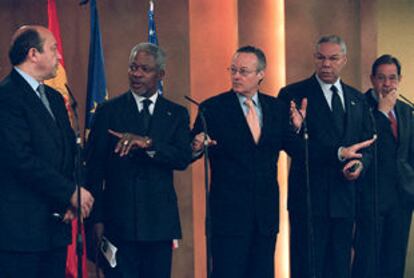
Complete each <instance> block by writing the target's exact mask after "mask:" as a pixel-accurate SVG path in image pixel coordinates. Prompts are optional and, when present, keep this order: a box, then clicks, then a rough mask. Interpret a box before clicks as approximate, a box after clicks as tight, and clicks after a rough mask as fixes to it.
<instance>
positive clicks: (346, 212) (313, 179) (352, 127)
mask: <svg viewBox="0 0 414 278" xmlns="http://www.w3.org/2000/svg"><path fill="white" fill-rule="evenodd" d="M342 88H343V91H344V97H345V111H346V123H345V134H344V136H343V137H342V138H338V136H337V134H336V133H335V127H334V126H333V118H332V112H331V110H330V108H329V106H328V103H327V101H326V99H325V97H324V95H323V91H322V89H321V87H320V85H319V83H318V81H317V79H316V77H315V76H312V77H310V78H309V79H306V80H303V81H301V82H298V83H294V84H291V85H289V86H287V87H285V88H282V89H281V91H280V93H279V98H281V99H283V100H285V101H286V102H287V103H289V102H290V100H295V101H296V103H299V104H300V102H301V100H302V99H303V98H305V97H306V98H307V99H308V109H307V113H306V121H307V126H308V132H309V170H310V188H311V199H312V211H313V214H314V215H319V216H330V217H353V216H354V213H355V184H354V183H353V182H349V181H347V180H346V179H345V178H344V177H343V174H342V168H343V166H344V163H342V162H340V161H339V159H338V149H339V147H341V146H344V147H347V146H350V145H353V144H355V143H358V142H361V141H363V140H366V139H369V138H371V136H372V130H371V125H370V119H369V110H368V107H367V105H366V103H365V100H364V98H363V95H362V94H361V93H360V92H359V91H357V90H355V89H354V88H352V87H350V86H348V85H346V84H344V83H342ZM362 153H363V155H364V156H363V158H362V162H363V164H364V167H365V168H366V167H368V166H369V162H370V157H371V155H370V152H369V151H368V150H367V149H365V150H363V151H362ZM304 165H305V164H304V161H303V160H302V159H295V158H293V160H292V165H291V169H290V173H289V193H288V209H289V211H290V213H300V214H304V213H306V205H304V204H306V183H305V167H304Z"/></svg>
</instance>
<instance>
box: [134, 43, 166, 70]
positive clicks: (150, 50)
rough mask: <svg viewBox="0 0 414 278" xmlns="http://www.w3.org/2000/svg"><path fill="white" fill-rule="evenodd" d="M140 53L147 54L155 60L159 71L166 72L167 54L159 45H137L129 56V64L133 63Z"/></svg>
mask: <svg viewBox="0 0 414 278" xmlns="http://www.w3.org/2000/svg"><path fill="white" fill-rule="evenodd" d="M139 52H145V53H147V54H149V55H151V56H153V57H154V59H155V64H156V67H157V69H158V70H165V52H164V50H162V49H161V48H159V47H158V46H157V45H155V44H153V43H149V42H141V43H139V44H137V45H135V46H134V47H133V48H132V50H131V54H129V63H131V62H133V61H134V59H135V57H136V56H137V54H138V53H139Z"/></svg>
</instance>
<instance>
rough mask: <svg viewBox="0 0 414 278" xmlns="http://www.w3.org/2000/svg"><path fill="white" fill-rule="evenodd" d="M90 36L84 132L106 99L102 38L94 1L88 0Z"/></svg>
mask: <svg viewBox="0 0 414 278" xmlns="http://www.w3.org/2000/svg"><path fill="white" fill-rule="evenodd" d="M90 11H91V34H90V43H89V65H88V87H87V99H86V113H85V130H86V129H89V128H90V126H91V121H92V117H93V114H94V113H95V110H96V107H97V106H98V104H100V103H102V102H103V101H104V100H105V99H107V97H108V94H107V91H106V80H105V68H104V57H103V50H102V38H101V32H100V30H99V17H98V10H97V8H96V0H90Z"/></svg>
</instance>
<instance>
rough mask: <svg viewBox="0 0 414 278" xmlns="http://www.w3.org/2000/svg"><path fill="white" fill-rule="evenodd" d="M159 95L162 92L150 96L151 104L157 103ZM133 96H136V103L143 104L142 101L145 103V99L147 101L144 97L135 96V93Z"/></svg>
mask: <svg viewBox="0 0 414 278" xmlns="http://www.w3.org/2000/svg"><path fill="white" fill-rule="evenodd" d="M131 92H132V91H131ZM159 93H160V91H159V90H157V91H156V92H155V94H153V95H152V96H150V97H149V98H148V99H149V100H151V104H155V103H156V102H157V99H158V95H159ZM132 95H133V96H134V98H135V101H136V102H137V103H142V101H143V100H144V99H147V98H146V97H143V96H140V95H137V94H135V93H134V92H132Z"/></svg>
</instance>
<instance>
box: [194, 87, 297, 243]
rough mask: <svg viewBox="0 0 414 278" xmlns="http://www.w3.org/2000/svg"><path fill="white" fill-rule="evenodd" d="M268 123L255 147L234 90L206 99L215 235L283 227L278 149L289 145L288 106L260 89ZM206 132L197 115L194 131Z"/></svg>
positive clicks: (268, 231) (271, 231) (267, 231)
mask: <svg viewBox="0 0 414 278" xmlns="http://www.w3.org/2000/svg"><path fill="white" fill-rule="evenodd" d="M259 102H260V105H261V107H262V113H263V127H262V131H261V137H260V140H259V143H258V144H257V145H256V144H255V142H254V139H253V137H252V135H251V132H250V129H249V126H248V125H247V122H246V119H245V116H244V114H243V110H242V108H241V107H240V103H239V100H238V97H237V95H236V93H235V92H232V91H229V92H225V93H222V94H219V95H217V96H215V97H212V98H210V99H208V100H206V101H205V102H203V103H202V105H201V109H204V113H205V117H206V121H207V129H208V134H209V136H210V137H211V138H212V139H214V140H216V141H217V145H215V146H211V147H210V148H209V155H210V165H211V187H210V204H211V221H212V232H213V234H221V235H247V234H248V233H249V232H251V231H252V230H254V229H257V231H258V232H260V233H261V234H264V235H275V234H276V233H277V232H278V226H279V188H278V182H277V161H278V158H279V151H281V150H282V149H286V148H287V146H288V143H289V140H288V135H289V130H290V128H289V111H288V107H287V106H286V105H284V104H283V103H282V102H280V101H278V100H277V99H276V98H274V97H271V96H267V95H265V94H262V93H259ZM201 131H202V127H201V119H200V117H198V118H197V120H196V122H195V125H194V129H193V131H192V133H193V135H196V134H198V133H199V132H201Z"/></svg>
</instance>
